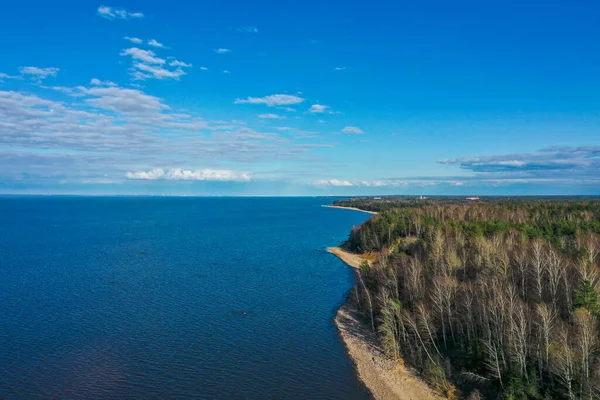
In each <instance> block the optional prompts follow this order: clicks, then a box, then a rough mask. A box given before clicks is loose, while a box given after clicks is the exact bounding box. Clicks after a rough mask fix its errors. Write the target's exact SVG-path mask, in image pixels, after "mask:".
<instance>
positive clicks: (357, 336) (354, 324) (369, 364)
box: [327, 247, 443, 400]
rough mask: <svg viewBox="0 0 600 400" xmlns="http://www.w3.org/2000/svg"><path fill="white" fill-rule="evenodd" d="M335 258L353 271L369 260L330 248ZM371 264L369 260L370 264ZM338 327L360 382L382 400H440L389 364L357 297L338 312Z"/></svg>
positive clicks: (403, 370) (408, 372)
mask: <svg viewBox="0 0 600 400" xmlns="http://www.w3.org/2000/svg"><path fill="white" fill-rule="evenodd" d="M327 251H329V252H330V253H332V254H335V255H336V256H338V257H339V258H340V259H342V261H344V262H345V263H346V264H348V265H349V266H351V267H353V268H358V267H359V265H360V264H361V263H362V262H363V261H364V260H365V259H366V257H365V256H363V255H360V254H354V253H350V252H347V251H345V250H344V249H341V248H339V247H331V248H328V249H327ZM367 261H368V260H367ZM335 325H336V326H337V328H338V329H339V331H340V335H341V337H342V339H343V340H344V343H345V345H346V349H347V350H348V354H349V355H350V357H351V358H352V360H353V361H354V364H355V365H356V370H357V372H358V376H359V378H360V379H361V380H362V381H363V382H364V383H365V385H366V386H367V387H368V388H369V390H370V391H371V393H372V394H373V396H374V397H375V398H376V399H378V400H392V399H395V400H430V399H431V400H440V399H443V397H441V396H440V395H438V394H436V393H434V392H433V391H432V390H431V389H430V388H429V387H428V386H427V384H425V382H423V381H422V380H421V379H419V378H418V377H417V376H416V374H415V373H414V372H413V371H411V370H410V369H409V368H407V367H405V366H404V365H402V364H401V363H399V362H393V361H391V360H389V359H388V358H387V357H386V356H385V355H384V354H383V352H382V350H381V348H380V346H379V342H378V340H377V337H376V336H375V335H374V334H373V332H371V328H370V326H368V324H365V323H363V322H361V319H360V316H359V313H358V311H357V307H356V304H355V300H354V296H352V294H351V293H350V294H348V298H347V299H346V302H345V303H344V305H343V306H342V307H341V308H340V309H339V310H338V312H337V315H336V317H335Z"/></svg>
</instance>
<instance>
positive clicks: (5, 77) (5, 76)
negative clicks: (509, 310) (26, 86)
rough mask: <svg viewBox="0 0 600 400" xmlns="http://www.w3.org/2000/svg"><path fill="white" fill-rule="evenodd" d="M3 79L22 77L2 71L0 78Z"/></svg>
mask: <svg viewBox="0 0 600 400" xmlns="http://www.w3.org/2000/svg"><path fill="white" fill-rule="evenodd" d="M1 79H21V77H20V76H13V75H8V74H5V73H3V72H0V80H1Z"/></svg>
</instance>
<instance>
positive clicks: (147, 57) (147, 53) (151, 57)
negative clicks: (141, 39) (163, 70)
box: [121, 47, 165, 65]
mask: <svg viewBox="0 0 600 400" xmlns="http://www.w3.org/2000/svg"><path fill="white" fill-rule="evenodd" d="M121 55H122V56H130V57H131V58H132V59H134V60H139V61H143V62H145V63H148V64H158V65H163V64H164V63H165V60H163V59H162V58H159V57H156V53H154V52H153V51H151V50H142V49H139V48H137V47H131V48H129V49H123V50H121Z"/></svg>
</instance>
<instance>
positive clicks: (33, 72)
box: [20, 67, 60, 81]
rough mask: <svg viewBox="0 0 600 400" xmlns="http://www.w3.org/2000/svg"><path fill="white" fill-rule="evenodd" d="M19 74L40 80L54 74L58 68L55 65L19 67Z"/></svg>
mask: <svg viewBox="0 0 600 400" xmlns="http://www.w3.org/2000/svg"><path fill="white" fill-rule="evenodd" d="M20 71H21V75H24V76H30V77H31V78H33V79H37V80H39V81H41V80H42V79H45V78H47V77H49V76H56V74H58V71H60V70H59V69H58V68H55V67H47V68H38V67H21V69H20Z"/></svg>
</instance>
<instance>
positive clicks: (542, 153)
mask: <svg viewBox="0 0 600 400" xmlns="http://www.w3.org/2000/svg"><path fill="white" fill-rule="evenodd" d="M438 163H440V164H444V165H452V166H457V167H459V168H460V169H463V170H468V171H471V172H473V173H475V175H473V177H472V178H474V179H485V180H490V179H492V180H504V179H507V180H513V179H523V180H531V179H578V180H581V181H584V180H589V179H596V180H597V181H599V182H600V146H579V147H566V146H561V147H556V146H555V147H547V148H544V149H541V150H539V151H538V152H535V153H519V154H505V155H494V156H481V157H459V158H451V159H444V160H439V161H438Z"/></svg>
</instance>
